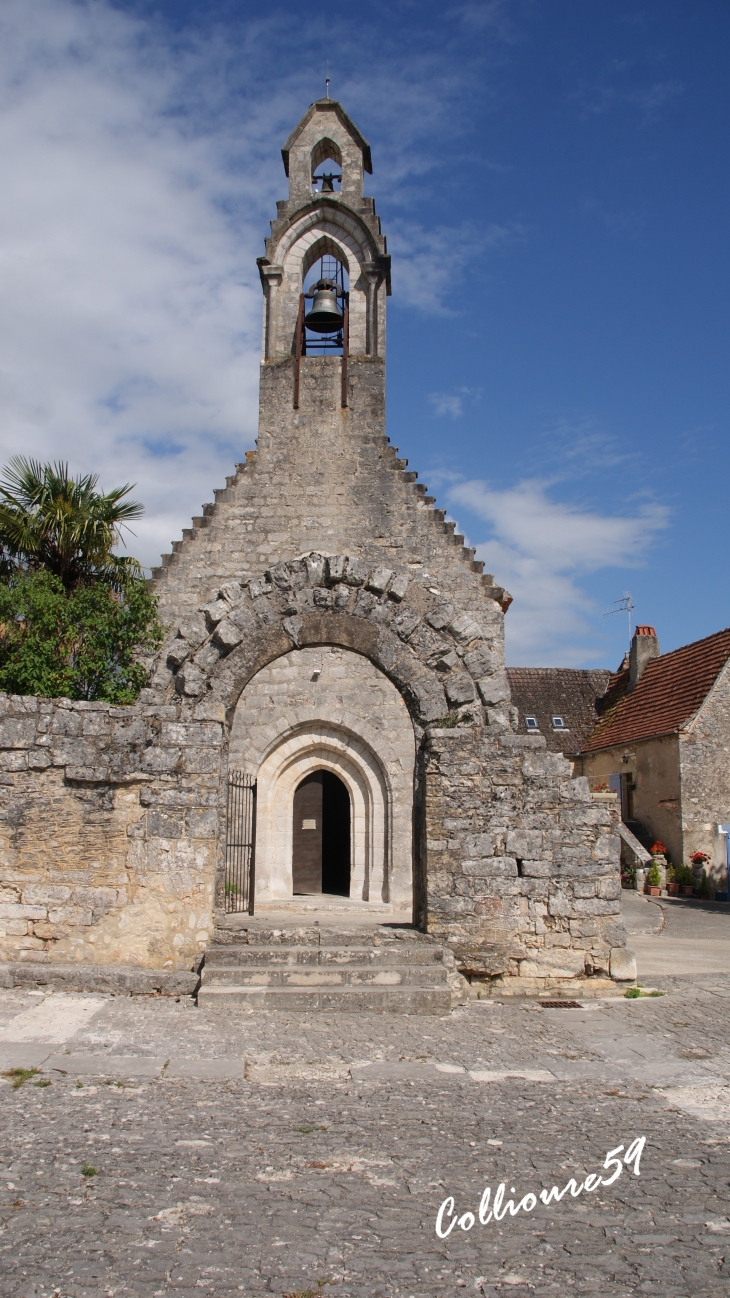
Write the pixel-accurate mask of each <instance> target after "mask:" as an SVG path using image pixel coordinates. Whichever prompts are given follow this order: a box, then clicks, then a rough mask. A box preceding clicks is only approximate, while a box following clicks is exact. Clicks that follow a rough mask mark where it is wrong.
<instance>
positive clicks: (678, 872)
mask: <svg viewBox="0 0 730 1298" xmlns="http://www.w3.org/2000/svg"><path fill="white" fill-rule="evenodd" d="M674 874H675V881H676V882H677V883H678V884H679V886H680V888H693V887H694V881H695V880H694V875H693V873H692V871H691V870H690V868H689V866H688V865H677V866H675V870H674Z"/></svg>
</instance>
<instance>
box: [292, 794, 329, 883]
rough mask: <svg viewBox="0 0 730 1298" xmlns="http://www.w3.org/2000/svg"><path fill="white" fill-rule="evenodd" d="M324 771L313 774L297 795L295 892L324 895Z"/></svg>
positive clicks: (294, 839) (294, 838)
mask: <svg viewBox="0 0 730 1298" xmlns="http://www.w3.org/2000/svg"><path fill="white" fill-rule="evenodd" d="M322 776H323V772H322V771H313V772H312V774H311V775H308V776H307V777H306V779H304V780H302V782H301V784H300V785H299V787H298V789H296V791H295V793H294V833H293V853H292V891H293V892H295V893H313V892H321V891H322Z"/></svg>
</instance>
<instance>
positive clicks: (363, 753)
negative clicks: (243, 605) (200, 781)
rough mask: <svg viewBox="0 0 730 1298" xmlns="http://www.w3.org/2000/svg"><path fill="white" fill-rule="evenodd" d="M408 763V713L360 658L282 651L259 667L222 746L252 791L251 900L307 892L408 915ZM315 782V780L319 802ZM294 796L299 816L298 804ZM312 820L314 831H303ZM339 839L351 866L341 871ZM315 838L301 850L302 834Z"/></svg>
mask: <svg viewBox="0 0 730 1298" xmlns="http://www.w3.org/2000/svg"><path fill="white" fill-rule="evenodd" d="M414 764H415V735H414V731H413V725H412V722H411V719H410V716H409V714H408V709H407V708H406V705H405V703H404V701H403V699H402V697H401V695H400V693H399V692H398V690H397V689H396V688H395V686H394V685H393V684H392V682H391V681H389V680H388V678H387V677H386V676H385V675H384V673H383V672H381V671H380V670H379V669H378V668H377V667H375V665H374V664H373V663H372V662H370V661H369V659H367V658H365V657H363V656H361V655H360V654H356V653H352V652H350V651H349V650H347V649H341V648H338V647H335V646H331V645H326V646H322V647H319V648H314V647H312V648H306V649H298V650H292V651H291V652H290V653H288V654H286V655H284V656H282V657H280V658H277V659H275V660H274V661H273V662H271V663H269V665H268V666H267V667H264V668H262V670H261V671H259V672H258V673H257V674H256V675H255V676H254V677H252V679H251V680H250V681H249V682H248V685H247V686H246V688H245V689H244V691H243V693H242V694H241V697H240V699H239V702H238V705H237V707H236V712H235V716H234V719H233V725H232V728H231V741H230V750H229V765H230V767H231V768H234V769H238V770H244V771H246V772H247V773H248V774H249V775H251V776H252V777H253V778H255V779H256V781H257V786H258V795H257V822H256V825H257V827H256V897H257V900H258V901H259V902H262V901H267V902H268V901H279V900H286V899H291V898H292V897H294V896H295V895H297V894H298V893H299V892H300V891H301V892H309V891H310V890H311V891H313V892H316V891H320V892H321V891H324V892H334V893H335V894H339V895H340V896H348V895H349V897H350V898H351V899H352V900H353V901H357V902H363V901H365V902H367V901H372V902H377V903H382V902H384V901H385V902H390V903H391V904H393V905H394V906H395V907H396V908H398V909H407V908H410V907H411V906H412V899H413V859H412V840H413V835H412V821H413V776H414ZM315 776H316V777H318V778H319V779H320V780H321V781H322V784H321V790H322V792H321V795H320V794H319V793H317V791H316V786H317V780H316V779H314V778H313V777H315ZM333 781H336V783H334V782H333ZM338 786H340V787H341V789H342V792H338ZM302 789H304V790H306V791H308V792H307V793H306V797H307V798H309V799H310V801H311V804H312V805H311V806H310V804H309V803H307V807H308V808H309V810H307V808H304V809H301V808H300V802H301V800H302V799H303V798H305V793H302V792H300V790H302ZM319 796H321V797H322V800H323V810H324V811H325V813H326V812H327V811H328V809H329V811H330V813H331V814H330V815H329V817H328V816H327V815H325V817H324V824H323V827H322V828H323V831H324V834H325V838H324V841H323V844H322V848H321V849H320V848H319V846H318V842H317V835H318V834H319V833H320V825H321V824H322V819H321V816H320V819H319V820H318V817H317V803H316V800H317V798H318V797H319ZM337 798H339V799H340V808H341V810H340V812H339V829H337V827H336V823H335V822H336V820H337V814H338V813H337V811H336V806H335V802H336V799H337ZM345 805H347V809H348V813H349V816H348V819H349V824H347V827H346V830H345V829H343V822H344V821H345V815H344V808H345ZM312 806H314V808H315V810H314V811H312ZM300 810H301V814H300ZM328 819H329V830H328V824H327V822H328ZM312 820H314V821H315V822H316V824H315V828H314V829H313V828H312V827H311V826H310V827H308V828H306V829H305V828H303V822H304V821H312ZM297 825H298V826H299V828H298V829H297V828H295V827H296V826H297ZM328 832H329V833H331V834H332V835H333V838H332V839H331V840H328V839H327V837H326V835H327V833H328ZM345 833H346V834H347V836H349V860H347V862H346V864H345V865H343V857H344V856H345V853H344V851H343V848H342V838H343V835H344V834H345ZM313 834H314V835H315V837H314V838H310V847H309V848H305V847H304V846H303V843H302V838H303V837H305V836H311V835H313ZM338 835H339V847H337V846H336V843H335V840H336V839H337V836H338ZM302 851H305V852H307V851H309V855H310V858H311V860H310V866H311V867H312V872H313V873H312V874H311V876H310V878H309V882H307V881H306V880H304V882H303V881H302V878H301V877H300V876H299V875H298V872H297V871H298V864H299V863H300V861H301V853H302ZM338 856H339V865H337V859H338ZM318 870H319V871H321V873H320V874H317V871H318ZM305 884H306V886H305Z"/></svg>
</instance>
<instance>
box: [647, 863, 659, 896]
mask: <svg viewBox="0 0 730 1298" xmlns="http://www.w3.org/2000/svg"><path fill="white" fill-rule="evenodd" d="M661 883H662V876H661V874H660V873H659V866H658V865H657V863H656V861H654V863H653V865H652V867H651V869H650V870H649V873H648V874H647V876H646V884H645V885H644V892H646V893H648V895H649V896H650V897H661V895H662V888H661Z"/></svg>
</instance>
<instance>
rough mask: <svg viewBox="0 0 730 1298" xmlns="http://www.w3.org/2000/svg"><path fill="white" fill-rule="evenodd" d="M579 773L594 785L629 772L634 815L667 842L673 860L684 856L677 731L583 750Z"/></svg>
mask: <svg viewBox="0 0 730 1298" xmlns="http://www.w3.org/2000/svg"><path fill="white" fill-rule="evenodd" d="M625 757H626V758H628V760H627V761H625V760H624V758H625ZM576 773H581V774H583V775H585V776H586V777H587V778H588V782H589V784H590V786H591V788H592V789H594V788H596V787H597V786H598V785H602V784H608V780H609V776H610V775H619V774H620V775H627V776H629V778H630V779H631V780H632V781H633V783H634V790H633V813H634V819H635V820H638V821H639V823H640V824H641V825H643V826H644V828H645V829H646V830H647V832H648V833H649V834H650V835H651V837H652V838H654V839H656V838H658V839H660V840H661V842H662V843H664V845H665V847H666V848H667V851H668V853H669V858H670V860H671V861H672V862H673V863H675V864H679V863H680V862H681V861H682V860H683V855H682V853H683V844H682V819H681V815H680V778H679V741H678V738H677V736H676V735H663V736H661V737H659V738H656V739H645V740H640V741H639V742H635V743H632V744H621V745H617V746H616V747H614V748H603V749H601V750H600V751H599V752H596V753H583V754H582V756H581V757H580V758H579V759H578V761H577V763H576Z"/></svg>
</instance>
